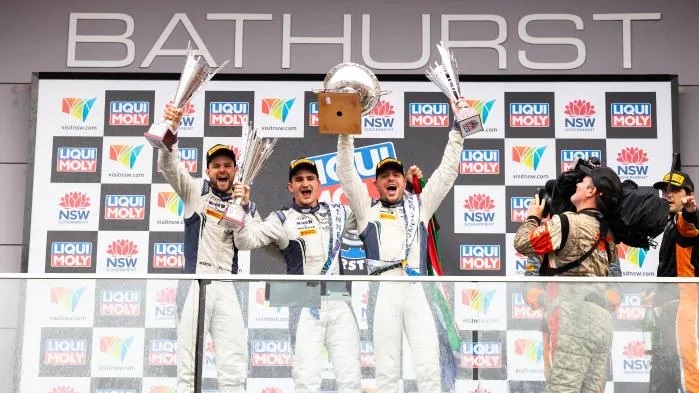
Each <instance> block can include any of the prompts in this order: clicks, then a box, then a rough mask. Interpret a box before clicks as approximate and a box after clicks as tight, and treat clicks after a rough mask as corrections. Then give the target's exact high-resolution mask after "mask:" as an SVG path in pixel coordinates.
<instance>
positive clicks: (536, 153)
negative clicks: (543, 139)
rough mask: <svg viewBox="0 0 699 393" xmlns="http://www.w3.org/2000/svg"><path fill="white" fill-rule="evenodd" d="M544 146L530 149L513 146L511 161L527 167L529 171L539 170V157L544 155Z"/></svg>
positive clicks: (529, 147)
mask: <svg viewBox="0 0 699 393" xmlns="http://www.w3.org/2000/svg"><path fill="white" fill-rule="evenodd" d="M545 150H546V146H541V147H531V146H513V147H512V161H514V162H519V163H520V164H522V165H524V166H526V167H528V168H529V169H533V170H537V169H539V164H541V157H542V156H543V155H544V151H545Z"/></svg>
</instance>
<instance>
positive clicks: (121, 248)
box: [107, 239, 138, 257]
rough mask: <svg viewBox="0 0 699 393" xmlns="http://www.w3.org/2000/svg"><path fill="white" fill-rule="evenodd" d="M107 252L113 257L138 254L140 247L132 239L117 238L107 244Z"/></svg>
mask: <svg viewBox="0 0 699 393" xmlns="http://www.w3.org/2000/svg"><path fill="white" fill-rule="evenodd" d="M107 254H109V255H111V256H113V257H121V256H131V255H136V254H138V247H137V246H136V244H135V243H134V242H132V241H131V240H126V239H120V240H115V241H113V242H112V244H110V245H109V246H107Z"/></svg>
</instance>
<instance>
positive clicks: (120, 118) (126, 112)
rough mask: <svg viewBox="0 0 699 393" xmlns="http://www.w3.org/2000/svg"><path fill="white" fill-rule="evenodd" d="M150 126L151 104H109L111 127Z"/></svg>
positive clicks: (131, 102)
mask: <svg viewBox="0 0 699 393" xmlns="http://www.w3.org/2000/svg"><path fill="white" fill-rule="evenodd" d="M149 124H150V102H148V101H111V102H110V103H109V125H111V126H147V125H149Z"/></svg>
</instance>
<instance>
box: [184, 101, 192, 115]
mask: <svg viewBox="0 0 699 393" xmlns="http://www.w3.org/2000/svg"><path fill="white" fill-rule="evenodd" d="M194 112H195V111H194V104H192V103H191V102H190V101H187V102H186V103H185V104H184V106H183V107H182V114H183V115H184V116H190V115H192V114H194Z"/></svg>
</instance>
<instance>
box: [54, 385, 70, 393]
mask: <svg viewBox="0 0 699 393" xmlns="http://www.w3.org/2000/svg"><path fill="white" fill-rule="evenodd" d="M49 393H76V391H75V389H73V388H72V387H70V386H56V387H55V388H53V389H51V390H50V391H49Z"/></svg>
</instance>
